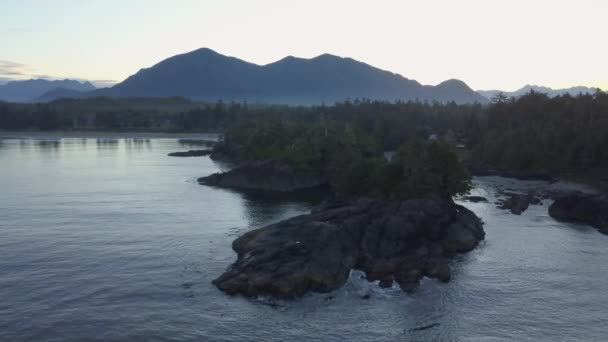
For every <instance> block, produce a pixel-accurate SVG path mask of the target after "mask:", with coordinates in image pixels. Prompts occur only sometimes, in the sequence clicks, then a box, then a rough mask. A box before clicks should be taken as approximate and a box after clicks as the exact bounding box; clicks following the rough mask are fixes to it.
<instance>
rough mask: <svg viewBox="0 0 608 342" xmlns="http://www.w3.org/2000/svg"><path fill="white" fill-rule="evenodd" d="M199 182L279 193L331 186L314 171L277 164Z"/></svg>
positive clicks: (250, 164)
mask: <svg viewBox="0 0 608 342" xmlns="http://www.w3.org/2000/svg"><path fill="white" fill-rule="evenodd" d="M198 182H199V183H200V184H204V185H212V186H217V187H225V188H235V189H249V190H266V191H279V192H286V191H295V190H304V189H312V188H320V187H323V186H325V185H327V184H328V181H327V179H326V178H324V177H322V176H319V175H318V174H315V173H314V172H312V171H302V170H296V169H294V168H293V167H290V166H288V165H285V164H282V163H278V162H274V161H256V162H248V163H245V164H243V165H241V166H239V167H237V168H235V169H232V170H230V171H227V172H222V173H215V174H212V175H210V176H206V177H201V178H199V179H198Z"/></svg>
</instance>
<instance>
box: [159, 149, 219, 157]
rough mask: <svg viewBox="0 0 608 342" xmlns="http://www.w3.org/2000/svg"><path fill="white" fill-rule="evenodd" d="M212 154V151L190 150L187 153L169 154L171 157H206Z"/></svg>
mask: <svg viewBox="0 0 608 342" xmlns="http://www.w3.org/2000/svg"><path fill="white" fill-rule="evenodd" d="M210 154H211V150H190V151H186V152H173V153H169V154H168V156H169V157H204V156H208V155H210Z"/></svg>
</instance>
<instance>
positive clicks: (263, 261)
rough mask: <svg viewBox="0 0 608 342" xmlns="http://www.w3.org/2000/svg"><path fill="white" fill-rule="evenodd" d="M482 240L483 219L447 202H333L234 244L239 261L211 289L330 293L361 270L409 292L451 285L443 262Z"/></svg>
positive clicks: (291, 294) (252, 292) (251, 292)
mask: <svg viewBox="0 0 608 342" xmlns="http://www.w3.org/2000/svg"><path fill="white" fill-rule="evenodd" d="M484 236H485V233H484V230H483V226H482V223H481V221H480V219H479V218H477V216H475V214H474V213H473V212H471V211H470V210H468V209H466V208H464V207H462V206H458V205H455V204H454V203H452V202H450V201H444V200H439V199H419V200H409V201H402V202H388V201H381V200H370V199H359V200H353V201H345V202H332V203H327V204H325V205H324V206H322V207H320V208H319V209H316V210H314V211H313V212H312V213H311V214H307V215H300V216H297V217H294V218H291V219H288V220H284V221H281V222H278V223H275V224H273V225H270V226H267V227H264V228H260V229H256V230H253V231H250V232H248V233H246V234H244V235H243V236H241V237H239V238H238V239H236V240H235V241H234V242H233V244H232V248H233V249H234V251H235V252H236V253H237V255H238V259H237V261H236V262H235V263H234V264H233V265H232V266H231V267H230V268H229V269H228V271H226V272H225V273H224V274H222V275H221V276H220V277H219V278H217V279H215V280H214V281H213V284H215V285H216V286H217V287H218V288H219V289H220V290H222V291H224V292H226V293H228V294H231V295H234V294H243V295H246V296H258V295H269V296H273V297H278V298H294V297H299V296H302V295H304V294H306V293H307V292H311V291H313V292H329V291H333V290H335V289H337V288H339V287H341V286H342V285H344V283H346V281H347V279H348V275H349V272H350V271H351V270H352V269H358V270H361V271H363V272H364V273H365V275H366V278H367V279H368V280H369V281H376V280H379V281H380V284H381V285H382V286H383V287H390V286H392V284H393V281H396V282H397V283H398V284H399V285H400V287H401V288H402V289H403V290H404V291H412V290H414V289H415V288H416V287H417V286H418V283H419V281H420V279H421V278H422V277H424V276H427V277H431V278H436V279H439V280H441V281H448V280H449V279H450V267H449V264H448V259H447V258H449V257H451V256H454V255H456V254H458V253H464V252H467V251H470V250H472V249H473V248H475V246H477V244H478V243H479V241H480V240H483V239H484Z"/></svg>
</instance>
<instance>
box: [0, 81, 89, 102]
mask: <svg viewBox="0 0 608 342" xmlns="http://www.w3.org/2000/svg"><path fill="white" fill-rule="evenodd" d="M55 88H63V89H69V90H75V91H82V92H87V91H92V90H94V89H95V86H93V85H92V84H91V83H89V82H79V81H75V80H67V79H66V80H55V81H49V80H42V79H35V80H34V79H33V80H27V81H11V82H8V83H7V84H5V85H0V101H7V102H30V101H33V100H35V99H37V98H39V97H40V96H42V95H43V94H45V93H47V92H48V91H50V90H53V89H55Z"/></svg>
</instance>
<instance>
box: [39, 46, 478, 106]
mask: <svg viewBox="0 0 608 342" xmlns="http://www.w3.org/2000/svg"><path fill="white" fill-rule="evenodd" d="M91 96H110V97H172V96H179V97H186V98H189V99H192V100H197V101H217V100H220V99H221V100H225V101H249V102H256V103H273V104H290V105H310V104H321V103H333V102H337V101H343V100H346V99H349V98H350V99H355V98H369V99H378V100H389V101H395V100H416V99H418V100H421V101H424V100H428V101H432V100H436V101H441V102H447V101H455V102H457V103H473V102H480V103H485V102H487V99H486V98H485V97H483V96H481V95H479V94H478V93H476V92H475V91H473V90H472V89H471V88H469V87H468V86H467V85H466V84H465V83H464V82H462V81H459V80H448V81H445V82H443V83H441V84H439V85H437V86H424V85H421V84H420V83H418V82H416V81H414V80H410V79H407V78H405V77H403V76H401V75H399V74H395V73H392V72H389V71H385V70H381V69H379V68H376V67H373V66H371V65H368V64H365V63H362V62H359V61H356V60H354V59H351V58H343V57H338V56H334V55H330V54H324V55H320V56H318V57H315V58H311V59H305V58H297V57H292V56H289V57H285V58H283V59H281V60H279V61H277V62H274V63H270V64H266V65H257V64H254V63H249V62H246V61H244V60H241V59H238V58H235V57H229V56H224V55H222V54H219V53H217V52H215V51H213V50H211V49H207V48H202V49H198V50H195V51H192V52H189V53H185V54H181V55H177V56H173V57H170V58H167V59H165V60H163V61H161V62H160V63H158V64H156V65H154V66H152V67H150V68H146V69H141V70H140V71H138V72H137V73H135V74H134V75H132V76H130V77H128V78H127V79H126V80H124V81H123V82H121V83H118V84H116V85H115V86H113V87H111V88H103V89H97V90H94V91H89V92H85V93H76V92H71V93H68V92H65V91H62V92H58V93H47V94H45V95H44V96H42V97H41V99H42V100H45V101H50V100H53V99H57V98H60V97H91Z"/></svg>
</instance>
